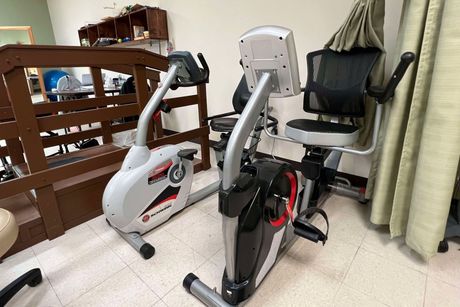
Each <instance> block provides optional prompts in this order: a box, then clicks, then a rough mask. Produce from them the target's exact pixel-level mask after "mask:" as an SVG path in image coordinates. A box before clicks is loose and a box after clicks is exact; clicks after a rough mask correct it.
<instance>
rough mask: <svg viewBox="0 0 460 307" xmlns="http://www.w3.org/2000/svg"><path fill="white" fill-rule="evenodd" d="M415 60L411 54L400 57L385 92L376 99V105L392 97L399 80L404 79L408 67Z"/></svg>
mask: <svg viewBox="0 0 460 307" xmlns="http://www.w3.org/2000/svg"><path fill="white" fill-rule="evenodd" d="M414 60H415V54H414V53H413V52H404V53H403V54H402V55H401V60H400V61H399V64H398V66H397V67H396V69H395V70H394V72H393V74H392V75H391V79H390V81H388V84H387V86H386V87H385V90H384V91H383V93H382V95H381V96H380V97H379V98H378V100H377V101H378V103H385V102H386V101H388V100H389V99H390V98H391V97H393V95H394V92H395V90H396V87H397V86H398V84H399V82H400V81H401V79H402V78H403V77H404V74H405V73H406V71H407V69H408V68H409V65H410V64H411V63H412V62H413V61H414Z"/></svg>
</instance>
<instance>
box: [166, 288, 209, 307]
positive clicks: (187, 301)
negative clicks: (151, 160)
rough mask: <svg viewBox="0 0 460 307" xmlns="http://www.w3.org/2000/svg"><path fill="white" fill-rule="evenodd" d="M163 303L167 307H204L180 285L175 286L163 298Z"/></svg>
mask: <svg viewBox="0 0 460 307" xmlns="http://www.w3.org/2000/svg"><path fill="white" fill-rule="evenodd" d="M163 302H164V303H165V304H166V306H169V307H176V306H177V307H178V306H187V307H202V306H204V305H203V304H202V303H201V302H200V301H199V300H198V299H197V298H195V297H194V296H193V295H191V294H190V293H188V292H187V291H186V290H185V289H184V287H183V286H182V283H180V284H179V285H176V286H175V287H174V288H173V289H172V290H171V291H170V292H169V293H168V294H167V295H166V296H165V297H163Z"/></svg>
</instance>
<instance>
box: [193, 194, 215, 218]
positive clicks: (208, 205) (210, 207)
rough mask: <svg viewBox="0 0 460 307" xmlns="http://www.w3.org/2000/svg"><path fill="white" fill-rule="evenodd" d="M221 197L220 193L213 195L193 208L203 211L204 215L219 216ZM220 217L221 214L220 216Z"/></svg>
mask: <svg viewBox="0 0 460 307" xmlns="http://www.w3.org/2000/svg"><path fill="white" fill-rule="evenodd" d="M218 206H219V195H218V193H215V194H212V195H210V196H208V197H206V198H205V199H203V200H202V201H200V202H198V203H196V204H195V205H194V206H193V207H194V208H196V209H199V210H201V211H203V212H204V213H207V214H210V215H213V216H214V213H217V214H219V208H218ZM219 217H220V214H219Z"/></svg>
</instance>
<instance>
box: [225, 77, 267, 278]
mask: <svg viewBox="0 0 460 307" xmlns="http://www.w3.org/2000/svg"><path fill="white" fill-rule="evenodd" d="M271 90H272V82H271V76H270V73H263V74H262V76H261V78H260V80H259V82H258V84H257V87H256V89H255V91H254V93H253V94H252V95H251V98H250V99H249V101H248V103H247V104H246V107H245V108H244V110H243V113H242V114H241V116H240V118H239V119H238V122H237V123H236V125H235V128H233V132H232V134H231V136H230V139H229V140H228V144H227V149H226V152H225V160H224V171H223V177H222V188H223V189H224V190H228V189H229V188H231V187H232V185H233V184H234V182H235V181H236V179H238V177H239V175H240V167H241V164H240V163H241V155H242V153H243V149H244V145H245V143H246V140H247V139H248V137H249V135H250V134H251V131H252V130H253V129H254V126H255V124H256V122H257V120H258V118H259V116H260V112H261V111H262V109H263V107H264V104H265V102H266V101H267V100H268V97H269V96H270V92H271ZM237 229H238V217H233V218H230V217H226V216H223V219H222V231H223V233H224V246H225V264H226V271H227V277H228V280H229V281H230V282H233V281H234V280H235V251H236V246H235V244H236V237H237V233H236V232H237Z"/></svg>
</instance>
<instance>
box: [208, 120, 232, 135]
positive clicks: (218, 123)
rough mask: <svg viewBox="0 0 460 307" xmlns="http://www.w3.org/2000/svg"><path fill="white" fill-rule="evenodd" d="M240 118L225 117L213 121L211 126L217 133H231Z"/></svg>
mask: <svg viewBox="0 0 460 307" xmlns="http://www.w3.org/2000/svg"><path fill="white" fill-rule="evenodd" d="M237 121H238V118H233V117H223V118H215V119H213V120H211V123H210V126H211V129H212V130H213V131H216V132H231V131H232V130H233V128H234V127H235V125H236V122H237Z"/></svg>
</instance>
